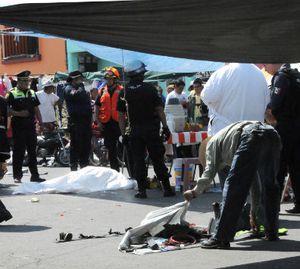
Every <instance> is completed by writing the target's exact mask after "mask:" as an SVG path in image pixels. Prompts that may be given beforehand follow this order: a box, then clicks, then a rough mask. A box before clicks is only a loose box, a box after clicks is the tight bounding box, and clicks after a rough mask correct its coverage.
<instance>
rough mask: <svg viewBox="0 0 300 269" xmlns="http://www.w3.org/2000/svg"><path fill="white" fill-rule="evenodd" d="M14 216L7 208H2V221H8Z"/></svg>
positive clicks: (0, 219)
mask: <svg viewBox="0 0 300 269" xmlns="http://www.w3.org/2000/svg"><path fill="white" fill-rule="evenodd" d="M11 218H12V215H11V214H10V212H9V211H8V210H7V209H0V222H2V221H8V220H10V219H11Z"/></svg>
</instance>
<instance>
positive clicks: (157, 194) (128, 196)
mask: <svg viewBox="0 0 300 269" xmlns="http://www.w3.org/2000/svg"><path fill="white" fill-rule="evenodd" d="M135 193H136V191H134V190H123V191H106V192H95V193H90V194H70V195H76V196H80V197H88V198H92V199H103V200H112V201H118V202H125V203H135V204H140V205H149V206H156V207H166V206H171V205H174V204H176V203H180V202H183V201H184V199H183V195H182V193H176V196H174V197H163V193H162V191H160V190H158V189H152V190H147V195H148V198H147V199H137V198H135V197H134V194H135ZM220 200H221V194H220V193H206V194H203V195H201V196H199V197H198V198H197V199H194V200H193V201H192V202H191V204H190V207H189V211H196V212H202V213H207V212H212V210H213V209H212V205H211V204H212V203H213V202H215V201H220Z"/></svg>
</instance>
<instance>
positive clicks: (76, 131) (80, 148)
mask: <svg viewBox="0 0 300 269" xmlns="http://www.w3.org/2000/svg"><path fill="white" fill-rule="evenodd" d="M64 97H65V101H66V105H67V110H68V114H69V118H68V120H69V122H68V124H69V130H70V136H71V145H70V167H71V171H76V170H77V168H78V164H79V166H80V168H83V167H85V166H87V165H88V163H89V154H90V150H91V137H92V127H91V125H92V106H91V99H90V95H89V93H88V92H87V91H86V90H85V88H84V85H83V75H82V73H81V72H79V71H74V72H71V73H70V74H69V77H68V79H67V84H66V86H65V92H64Z"/></svg>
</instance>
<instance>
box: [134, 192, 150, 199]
mask: <svg viewBox="0 0 300 269" xmlns="http://www.w3.org/2000/svg"><path fill="white" fill-rule="evenodd" d="M134 197H135V198H139V199H146V198H147V193H146V192H142V191H139V192H137V193H136V194H135V195H134Z"/></svg>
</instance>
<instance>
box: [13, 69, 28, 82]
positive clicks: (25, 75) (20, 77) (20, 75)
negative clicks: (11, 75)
mask: <svg viewBox="0 0 300 269" xmlns="http://www.w3.org/2000/svg"><path fill="white" fill-rule="evenodd" d="M30 74H31V72H30V71H28V70H25V71H22V72H20V73H18V74H16V76H17V78H18V80H28V79H29V76H30Z"/></svg>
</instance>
